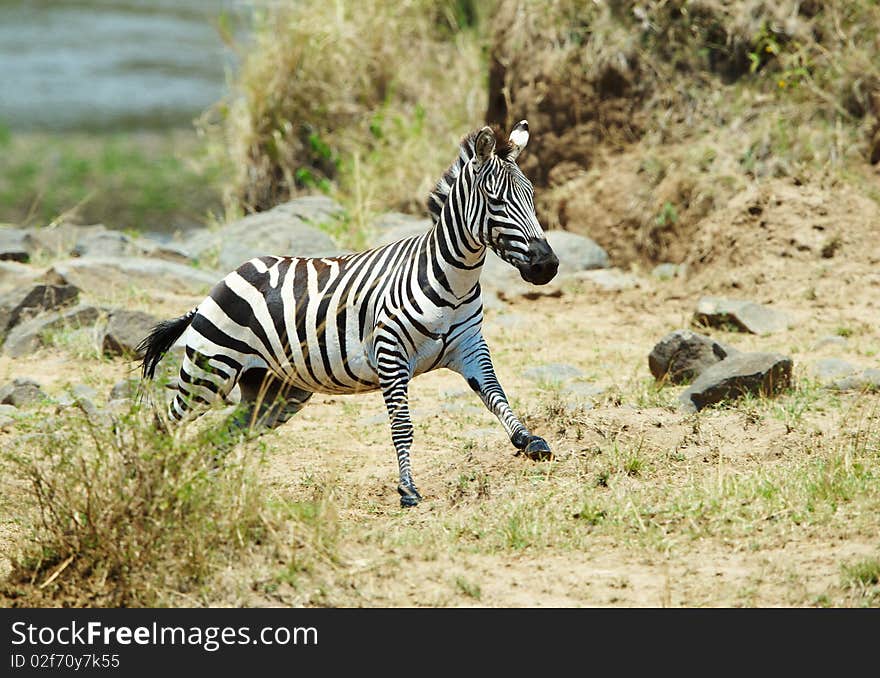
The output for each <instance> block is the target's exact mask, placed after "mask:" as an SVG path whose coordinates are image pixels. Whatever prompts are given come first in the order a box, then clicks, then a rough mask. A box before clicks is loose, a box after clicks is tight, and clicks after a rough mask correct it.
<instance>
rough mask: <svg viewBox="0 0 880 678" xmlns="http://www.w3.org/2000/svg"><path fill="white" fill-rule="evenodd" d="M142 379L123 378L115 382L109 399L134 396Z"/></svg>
mask: <svg viewBox="0 0 880 678" xmlns="http://www.w3.org/2000/svg"><path fill="white" fill-rule="evenodd" d="M140 384H141V380H140V379H122V380H121V381H117V382H116V383H115V384H113V388H112V389H110V396H109V397H108V398H107V400H123V399H126V398H134V397H135V396H136V395H137V393H138V389H139V388H140Z"/></svg>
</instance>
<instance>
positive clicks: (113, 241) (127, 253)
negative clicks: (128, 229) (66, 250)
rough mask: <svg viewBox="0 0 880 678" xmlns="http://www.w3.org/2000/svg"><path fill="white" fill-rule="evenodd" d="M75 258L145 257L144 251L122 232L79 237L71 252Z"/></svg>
mask: <svg viewBox="0 0 880 678" xmlns="http://www.w3.org/2000/svg"><path fill="white" fill-rule="evenodd" d="M70 253H71V254H72V255H73V256H75V257H132V256H143V254H144V249H143V248H141V247H139V246H138V245H137V243H135V241H134V240H133V239H132V238H131V237H129V236H128V235H126V234H125V233H122V232H120V231H107V230H101V231H95V232H92V233H87V234H84V235H82V236H81V237H79V238H78V239H77V241H76V245H74V247H73V250H72V251H71V252H70Z"/></svg>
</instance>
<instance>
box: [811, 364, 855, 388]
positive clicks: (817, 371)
mask: <svg viewBox="0 0 880 678" xmlns="http://www.w3.org/2000/svg"><path fill="white" fill-rule="evenodd" d="M856 369H857V368H856V366H855V365H853V364H852V363H849V362H847V361H846V360H841V359H840V358H823V359H822V360H817V361H816V363H815V364H814V365H813V367H812V368H811V370H810V372H812V374H813V376H814V377H816V379H817V380H818V381H819V382H820V383H823V384H828V383H830V382H833V381H836V380H838V379H842V378H844V377H848V376H850V375H852V374H854V373H855V372H856Z"/></svg>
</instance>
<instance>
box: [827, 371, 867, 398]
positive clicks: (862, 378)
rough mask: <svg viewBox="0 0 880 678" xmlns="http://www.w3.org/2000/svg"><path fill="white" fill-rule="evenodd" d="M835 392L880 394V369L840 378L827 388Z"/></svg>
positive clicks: (854, 373)
mask: <svg viewBox="0 0 880 678" xmlns="http://www.w3.org/2000/svg"><path fill="white" fill-rule="evenodd" d="M826 388H829V389H832V390H834V391H870V392H872V393H873V392H880V369H877V368H869V369H867V370H862V371H860V372H853V373H851V374H848V375H846V376H842V377H839V378H837V379H835V380H834V381H832V382H831V383H830V384H828V385H827V386H826Z"/></svg>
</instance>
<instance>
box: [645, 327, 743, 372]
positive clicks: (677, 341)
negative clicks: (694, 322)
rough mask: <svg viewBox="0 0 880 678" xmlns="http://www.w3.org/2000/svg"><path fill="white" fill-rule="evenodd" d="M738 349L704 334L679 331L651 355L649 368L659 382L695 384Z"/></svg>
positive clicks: (660, 344) (665, 339) (653, 350)
mask: <svg viewBox="0 0 880 678" xmlns="http://www.w3.org/2000/svg"><path fill="white" fill-rule="evenodd" d="M733 353H736V350H735V349H733V348H732V347H730V346H727V345H726V344H722V343H720V342H717V341H715V340H714V339H712V338H711V337H707V336H706V335H704V334H697V333H696V332H691V331H690V330H676V331H675V332H671V333H670V334H667V335H666V336H665V337H663V338H662V339H661V340H660V341H659V342H657V344H656V345H655V346H654V348H653V349H651V353H650V354H649V355H648V369H650V370H651V374H653V375H654V378H655V379H657V380H658V381H659V380H661V379H665V380H666V381H668V382H670V383H672V384H683V383H686V382H689V381H693V380H694V379H696V378H697V377H698V376H699V375H700V374H702V373H703V372H704V371H705V370H706V368H708V367H711V366H712V365H714V364H715V363H717V362H720V361H722V360H724V359H725V358H726V357H727V356H729V355H732V354H733Z"/></svg>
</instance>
